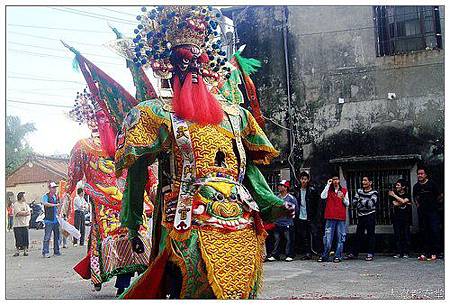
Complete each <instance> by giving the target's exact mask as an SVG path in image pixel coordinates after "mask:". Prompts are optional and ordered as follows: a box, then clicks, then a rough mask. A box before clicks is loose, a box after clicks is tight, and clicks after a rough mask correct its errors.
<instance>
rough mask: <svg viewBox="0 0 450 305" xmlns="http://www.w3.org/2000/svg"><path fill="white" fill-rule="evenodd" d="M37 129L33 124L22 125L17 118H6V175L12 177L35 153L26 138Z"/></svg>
mask: <svg viewBox="0 0 450 305" xmlns="http://www.w3.org/2000/svg"><path fill="white" fill-rule="evenodd" d="M35 130H36V128H35V127H34V124H33V123H25V124H22V123H21V122H20V118H19V117H17V116H7V117H6V131H5V154H6V175H7V176H8V175H10V174H11V173H12V172H13V171H15V170H16V169H17V168H18V167H19V166H20V165H22V164H23V163H24V162H25V161H26V159H27V158H28V157H29V156H30V155H31V154H32V153H33V149H32V148H31V147H30V146H29V145H28V143H27V141H26V140H25V136H26V135H27V134H29V133H31V132H33V131H35Z"/></svg>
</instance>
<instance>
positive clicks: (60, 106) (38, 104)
mask: <svg viewBox="0 0 450 305" xmlns="http://www.w3.org/2000/svg"><path fill="white" fill-rule="evenodd" d="M7 101H8V102H10V103H17V104H25V105H37V106H47V107H59V108H72V106H65V105H56V104H47V103H37V102H26V101H19V100H12V99H7Z"/></svg>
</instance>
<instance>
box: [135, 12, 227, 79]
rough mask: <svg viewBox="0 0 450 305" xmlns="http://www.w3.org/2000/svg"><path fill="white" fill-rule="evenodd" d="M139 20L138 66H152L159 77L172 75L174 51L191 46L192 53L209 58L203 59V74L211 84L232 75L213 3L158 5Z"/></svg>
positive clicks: (136, 38)
mask: <svg viewBox="0 0 450 305" xmlns="http://www.w3.org/2000/svg"><path fill="white" fill-rule="evenodd" d="M141 11H142V14H140V15H138V16H137V17H136V19H137V20H138V21H140V24H139V25H138V26H137V28H136V29H135V30H134V33H135V34H136V36H135V38H134V39H133V43H134V44H133V49H132V53H133V58H131V59H132V60H133V62H134V63H135V64H136V65H137V66H146V67H147V66H150V67H151V68H152V70H153V72H154V74H155V75H156V76H157V77H161V78H164V79H169V78H171V77H172V71H173V68H174V67H173V65H172V64H171V62H170V56H171V54H172V50H173V49H174V48H175V47H178V46H186V45H189V46H191V47H192V48H194V49H193V51H194V52H193V53H198V54H199V55H203V56H204V58H207V59H206V60H204V61H203V62H202V65H201V68H200V73H201V74H202V76H203V77H204V79H205V80H206V81H207V82H208V83H215V82H216V81H217V80H219V79H220V78H221V77H229V72H230V68H229V67H228V66H227V65H226V62H227V58H226V52H225V51H223V50H222V49H221V48H222V41H221V40H220V30H219V29H218V25H219V20H218V18H220V17H221V15H220V13H217V10H216V12H214V10H213V8H212V7H211V6H158V7H156V9H152V10H151V11H147V8H146V7H142V9H141Z"/></svg>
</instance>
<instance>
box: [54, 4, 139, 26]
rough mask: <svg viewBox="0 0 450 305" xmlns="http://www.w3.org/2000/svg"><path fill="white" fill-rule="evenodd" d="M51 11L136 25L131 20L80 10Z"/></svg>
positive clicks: (58, 9) (59, 9)
mask: <svg viewBox="0 0 450 305" xmlns="http://www.w3.org/2000/svg"><path fill="white" fill-rule="evenodd" d="M51 9H54V10H57V11H61V12H65V13H72V14H76V15H81V16H85V17H91V18H95V19H103V20H105V21H113V22H118V23H124V24H133V25H135V24H136V23H135V22H133V21H131V20H126V19H122V18H117V17H109V16H106V15H101V14H96V13H90V12H86V11H80V10H76V9H71V8H64V9H61V8H55V7H51Z"/></svg>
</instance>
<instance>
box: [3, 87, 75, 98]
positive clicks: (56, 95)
mask: <svg viewBox="0 0 450 305" xmlns="http://www.w3.org/2000/svg"><path fill="white" fill-rule="evenodd" d="M8 91H13V92H17V93H23V94H29V95H45V96H54V97H64V98H67V95H59V94H51V93H44V92H33V91H28V90H14V89H9V88H8Z"/></svg>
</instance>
